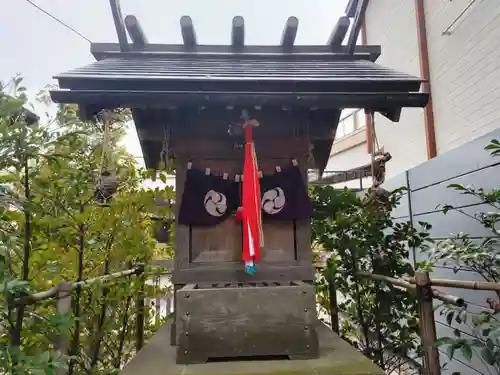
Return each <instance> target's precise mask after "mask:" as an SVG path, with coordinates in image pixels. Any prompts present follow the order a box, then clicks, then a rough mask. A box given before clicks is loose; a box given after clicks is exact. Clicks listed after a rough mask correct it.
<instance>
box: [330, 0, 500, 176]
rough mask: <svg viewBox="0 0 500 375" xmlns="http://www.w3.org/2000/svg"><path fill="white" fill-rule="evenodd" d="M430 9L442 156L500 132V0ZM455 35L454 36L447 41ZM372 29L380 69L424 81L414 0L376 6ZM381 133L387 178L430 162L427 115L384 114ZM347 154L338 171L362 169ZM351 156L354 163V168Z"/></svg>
mask: <svg viewBox="0 0 500 375" xmlns="http://www.w3.org/2000/svg"><path fill="white" fill-rule="evenodd" d="M471 2H472V3H473V5H472V6H470V8H469V9H468V10H467V11H465V13H464V14H463V15H462V16H461V17H460V18H459V19H458V20H457V21H456V22H455V23H454V21H455V20H456V19H457V17H458V16H459V15H460V14H461V13H462V12H463V11H464V10H465V8H466V7H467V6H468V5H469V4H471ZM425 10H426V14H425V16H426V27H427V41H428V49H429V65H430V75H431V84H432V98H433V104H434V119H435V131H436V144H437V151H438V154H442V153H444V152H446V151H448V150H450V149H453V148H455V147H458V146H460V145H463V144H465V143H467V142H469V141H471V140H473V139H475V138H477V137H480V136H482V135H484V134H487V133H488V132H491V131H493V130H495V129H497V128H499V127H500V69H498V68H499V67H500V1H492V0H475V1H473V0H453V1H450V0H425ZM453 23H454V24H453ZM452 24H453V26H451V27H449V26H450V25H452ZM448 28H449V35H442V34H443V32H444V31H445V30H447V29H448ZM366 29H367V32H366V34H367V41H368V44H374V45H381V46H382V55H381V56H380V58H379V59H378V60H377V63H378V64H380V65H384V66H387V67H390V68H392V69H396V70H399V71H401V72H404V73H408V74H411V75H415V76H420V62H419V53H418V44H417V26H416V14H415V2H414V1H413V0H397V1H395V0H376V1H375V0H373V1H370V3H369V5H368V8H367V12H366ZM375 132H376V135H377V139H378V142H379V144H380V146H383V147H384V148H385V150H386V151H389V152H390V153H391V154H392V155H393V159H392V160H391V161H390V162H389V163H388V164H387V166H386V168H387V178H390V177H392V176H395V175H398V174H400V173H401V172H403V171H405V170H407V169H410V168H412V167H414V166H416V165H418V164H421V163H423V162H425V161H426V160H427V153H426V139H425V128H424V117H423V110H422V109H408V108H407V109H403V113H402V116H401V120H400V122H399V123H392V122H391V121H389V120H387V119H385V118H384V117H383V116H382V115H380V114H377V115H376V116H375ZM343 154H344V153H342V154H337V155H335V156H334V157H332V158H331V160H330V164H331V165H332V166H333V165H349V168H351V167H355V166H358V165H359V164H358V165H355V164H356V162H357V160H358V159H359V157H358V156H357V151H353V150H348V151H346V152H345V155H343ZM350 157H352V158H353V159H352V163H349V162H348V161H346V159H348V158H350ZM330 164H329V166H328V168H329V169H330ZM335 168H337V167H335ZM337 169H339V168H337Z"/></svg>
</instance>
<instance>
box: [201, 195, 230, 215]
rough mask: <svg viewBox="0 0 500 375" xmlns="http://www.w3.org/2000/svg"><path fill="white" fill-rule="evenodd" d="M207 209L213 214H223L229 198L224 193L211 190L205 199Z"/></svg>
mask: <svg viewBox="0 0 500 375" xmlns="http://www.w3.org/2000/svg"><path fill="white" fill-rule="evenodd" d="M203 203H204V205H205V210H207V212H208V213H209V214H210V215H212V216H222V215H224V214H225V213H226V210H227V199H226V196H225V195H224V194H222V193H219V192H217V191H215V190H209V191H208V192H207V194H206V195H205V199H204V200H203Z"/></svg>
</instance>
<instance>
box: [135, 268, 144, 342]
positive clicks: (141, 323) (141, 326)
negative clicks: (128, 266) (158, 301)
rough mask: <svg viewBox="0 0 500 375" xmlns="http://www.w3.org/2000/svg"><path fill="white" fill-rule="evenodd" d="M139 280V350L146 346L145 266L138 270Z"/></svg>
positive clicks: (136, 333)
mask: <svg viewBox="0 0 500 375" xmlns="http://www.w3.org/2000/svg"><path fill="white" fill-rule="evenodd" d="M137 281H138V282H139V292H138V293H137V297H136V309H137V319H136V326H135V349H136V351H139V350H141V349H142V347H143V346H144V293H145V279H144V266H141V267H140V268H139V269H138V271H137Z"/></svg>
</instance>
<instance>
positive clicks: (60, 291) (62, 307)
mask: <svg viewBox="0 0 500 375" xmlns="http://www.w3.org/2000/svg"><path fill="white" fill-rule="evenodd" d="M72 287H73V286H72V284H71V283H68V282H62V283H61V284H59V286H58V287H57V295H56V298H57V302H56V313H57V314H71V291H72V290H73V288H72ZM68 336H69V335H68V333H67V332H64V333H62V334H60V335H59V336H58V337H57V338H56V342H55V344H54V348H55V349H56V350H57V351H59V352H61V353H62V354H63V355H67V354H68V353H69V349H70V340H69V337H68ZM66 373H67V370H66V369H65V368H61V369H58V370H57V374H58V375H65V374H66Z"/></svg>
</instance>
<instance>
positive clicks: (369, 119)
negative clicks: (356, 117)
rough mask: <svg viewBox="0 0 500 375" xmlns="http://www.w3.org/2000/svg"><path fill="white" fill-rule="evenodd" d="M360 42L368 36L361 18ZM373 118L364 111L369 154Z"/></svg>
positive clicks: (371, 151) (364, 43)
mask: <svg viewBox="0 0 500 375" xmlns="http://www.w3.org/2000/svg"><path fill="white" fill-rule="evenodd" d="M361 44H362V45H364V46H365V45H367V44H368V37H367V35H366V22H365V19H364V18H363V22H362V24H361ZM372 120H373V118H372V116H371V113H369V112H367V111H365V129H366V150H367V152H368V153H369V154H370V155H371V154H373V121H372Z"/></svg>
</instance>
